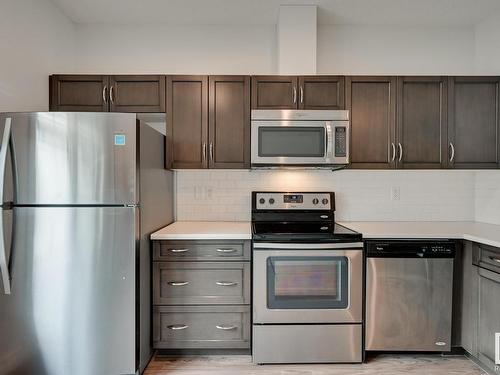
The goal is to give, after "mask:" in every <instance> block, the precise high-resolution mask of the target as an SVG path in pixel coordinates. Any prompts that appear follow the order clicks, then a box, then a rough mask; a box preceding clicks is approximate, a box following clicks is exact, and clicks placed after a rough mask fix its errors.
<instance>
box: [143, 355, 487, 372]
mask: <svg viewBox="0 0 500 375" xmlns="http://www.w3.org/2000/svg"><path fill="white" fill-rule="evenodd" d="M201 374H208V375H216V374H217V375H233V374H238V375H240V374H241V375H302V374H303V375H363V374H373V375H375V374H376V375H399V374H404V375H415V374H418V375H466V374H467V375H483V374H486V373H485V372H483V371H482V370H481V369H480V368H479V367H478V366H476V364H475V363H473V362H472V361H470V360H469V359H467V358H466V357H463V356H447V357H442V356H440V355H392V354H391V355H389V354H387V355H379V356H377V357H374V358H371V359H369V361H368V363H364V364H318V365H254V364H253V363H252V359H251V357H250V356H193V357H183V358H173V357H162V356H155V358H154V359H153V360H152V361H151V363H150V364H149V366H148V368H147V369H146V371H145V373H144V375H201Z"/></svg>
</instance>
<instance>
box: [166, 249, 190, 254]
mask: <svg viewBox="0 0 500 375" xmlns="http://www.w3.org/2000/svg"><path fill="white" fill-rule="evenodd" d="M170 251H171V252H173V253H185V252H186V251H189V249H170Z"/></svg>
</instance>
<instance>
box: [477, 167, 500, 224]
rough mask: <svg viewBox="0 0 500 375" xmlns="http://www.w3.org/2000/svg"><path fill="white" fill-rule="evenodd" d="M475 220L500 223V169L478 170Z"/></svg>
mask: <svg viewBox="0 0 500 375" xmlns="http://www.w3.org/2000/svg"><path fill="white" fill-rule="evenodd" d="M475 212H476V214H475V220H477V221H481V222H484V223H491V224H499V225H500V171H498V170H496V171H495V170H491V171H477V172H476V178H475Z"/></svg>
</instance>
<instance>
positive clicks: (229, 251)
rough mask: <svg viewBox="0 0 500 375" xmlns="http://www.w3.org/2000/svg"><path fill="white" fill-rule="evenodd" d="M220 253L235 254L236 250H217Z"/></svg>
mask: <svg viewBox="0 0 500 375" xmlns="http://www.w3.org/2000/svg"><path fill="white" fill-rule="evenodd" d="M216 251H217V252H218V253H234V252H235V251H236V249H217V250H216Z"/></svg>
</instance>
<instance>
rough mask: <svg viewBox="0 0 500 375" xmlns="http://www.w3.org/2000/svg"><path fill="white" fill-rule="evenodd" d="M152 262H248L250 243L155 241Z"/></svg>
mask: <svg viewBox="0 0 500 375" xmlns="http://www.w3.org/2000/svg"><path fill="white" fill-rule="evenodd" d="M154 260H159V261H191V260H215V261H223V260H250V241H245V242H237V241H227V242H219V241H217V242H210V241H204V242H198V241H155V244H154Z"/></svg>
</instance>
